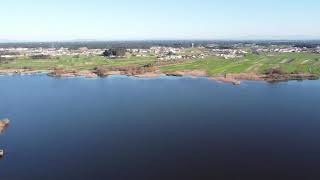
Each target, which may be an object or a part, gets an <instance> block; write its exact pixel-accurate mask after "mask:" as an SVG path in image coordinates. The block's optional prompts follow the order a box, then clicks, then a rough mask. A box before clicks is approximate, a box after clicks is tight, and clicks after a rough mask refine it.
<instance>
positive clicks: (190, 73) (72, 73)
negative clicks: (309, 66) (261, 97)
mask: <svg viewBox="0 0 320 180" xmlns="http://www.w3.org/2000/svg"><path fill="white" fill-rule="evenodd" d="M34 74H45V75H47V76H50V77H61V78H68V77H70V78H72V77H83V78H89V79H90V78H98V77H101V78H103V77H109V76H117V75H123V76H128V77H136V78H150V79H151V78H158V77H193V78H208V79H209V80H213V81H217V82H221V83H227V84H233V85H240V84H241V81H263V82H268V83H276V82H286V81H295V80H301V81H303V80H319V78H320V77H319V76H317V75H313V74H303V73H297V74H267V75H266V74H262V75H259V74H255V73H229V74H217V75H214V76H208V75H207V74H206V72H205V71H202V70H183V71H174V72H161V71H160V70H158V69H157V70H152V71H146V72H144V71H142V72H132V71H128V70H121V69H120V70H111V71H106V72H103V73H101V72H98V71H96V70H63V69H60V70H30V69H0V75H2V76H10V75H34Z"/></svg>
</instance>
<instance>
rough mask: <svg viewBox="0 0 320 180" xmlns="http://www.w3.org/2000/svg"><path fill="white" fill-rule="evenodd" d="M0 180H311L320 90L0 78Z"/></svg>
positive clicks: (318, 145) (183, 81) (318, 86)
mask: <svg viewBox="0 0 320 180" xmlns="http://www.w3.org/2000/svg"><path fill="white" fill-rule="evenodd" d="M0 85H1V87H0V119H1V118H10V119H11V120H12V124H11V125H10V127H9V128H8V129H7V130H6V132H5V134H3V135H1V136H0V148H1V149H5V150H6V156H5V158H3V159H1V160H0V179H1V180H22V179H23V180H24V179H27V180H29V179H30V180H37V179H39V180H46V179H54V180H57V179H59V180H70V179H76V180H82V179H85V180H95V179H97V180H99V179H110V180H118V179H119V180H122V179H124V180H128V179H133V180H143V179H149V180H153V179H178V180H180V179H181V180H185V179H197V180H202V179H218V180H220V179H222V180H223V179H259V180H261V179H268V180H270V179H303V180H305V179H310V180H312V179H319V178H320V171H319V168H320V81H303V82H296V81H292V82H288V83H278V84H268V83H262V82H244V83H243V84H242V85H241V86H233V85H228V84H221V83H217V82H213V81H209V80H207V79H192V78H158V79H149V80H148V79H140V80H139V79H134V78H127V77H112V78H104V79H102V78H101V79H100V78H98V79H83V78H71V79H67V78H66V79H57V78H50V77H47V76H45V75H32V76H0Z"/></svg>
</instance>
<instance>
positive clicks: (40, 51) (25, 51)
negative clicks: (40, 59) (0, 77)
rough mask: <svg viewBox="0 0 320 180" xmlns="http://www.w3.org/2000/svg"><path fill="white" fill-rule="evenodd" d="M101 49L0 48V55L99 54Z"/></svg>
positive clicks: (8, 56) (4, 56)
mask: <svg viewBox="0 0 320 180" xmlns="http://www.w3.org/2000/svg"><path fill="white" fill-rule="evenodd" d="M103 52H104V50H103V49H88V48H86V47H84V48H79V49H76V50H73V49H68V48H41V47H40V48H0V57H2V58H19V57H32V56H40V55H41V56H52V57H55V56H92V55H101V54H102V53H103Z"/></svg>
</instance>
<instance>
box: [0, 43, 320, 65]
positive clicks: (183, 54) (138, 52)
mask: <svg viewBox="0 0 320 180" xmlns="http://www.w3.org/2000/svg"><path fill="white" fill-rule="evenodd" d="M250 48H251V52H253V53H262V52H264V53H289V52H312V53H320V46H318V47H317V48H306V47H302V48H301V47H294V46H292V47H290V46H277V45H274V46H255V45H252V46H250V47H248V46H240V47H239V46H234V47H230V48H225V47H223V48H222V47H219V46H213V47H209V46H208V47H207V48H204V47H201V48H199V47H198V48H192V50H191V51H190V49H187V48H183V47H181V48H174V47H166V46H154V47H151V48H146V49H124V51H125V52H126V54H128V55H130V56H136V57H148V56H155V57H157V59H158V60H159V61H171V60H188V59H203V58H205V57H208V56H219V57H224V58H225V59H234V58H241V57H243V56H245V55H246V54H247V53H249V51H250ZM104 52H105V49H88V48H86V47H82V48H79V49H68V48H41V47H40V48H0V58H18V57H36V56H40V57H41V56H48V57H49V56H52V57H55V56H100V55H102V54H103V53H104Z"/></svg>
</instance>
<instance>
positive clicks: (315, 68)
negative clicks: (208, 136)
mask: <svg viewBox="0 0 320 180" xmlns="http://www.w3.org/2000/svg"><path fill="white" fill-rule="evenodd" d="M270 68H280V69H281V70H283V71H284V72H287V73H294V72H296V73H311V74H317V75H319V74H320V54H311V53H282V54H260V55H253V54H249V55H247V56H245V57H244V58H237V59H224V58H222V57H208V58H206V59H202V60H198V61H193V62H189V63H185V64H177V65H170V66H163V67H161V70H162V71H164V72H170V71H179V70H205V71H206V72H207V73H208V75H216V74H226V73H241V72H253V73H256V74H262V73H264V72H265V71H266V70H268V69H270Z"/></svg>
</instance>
